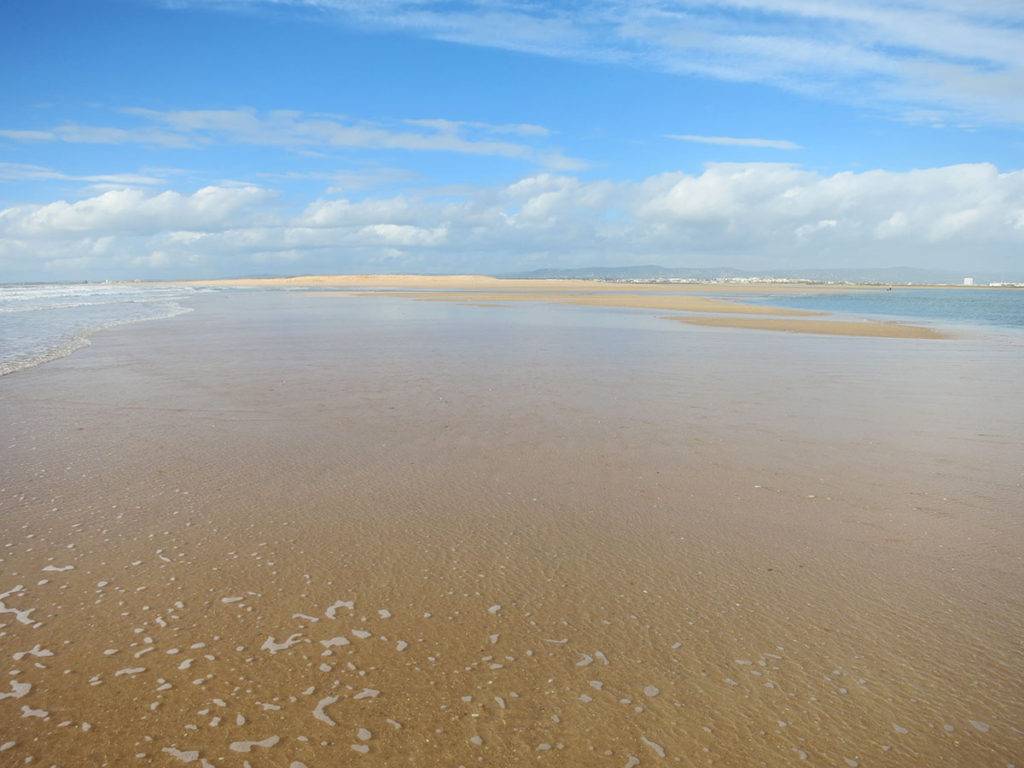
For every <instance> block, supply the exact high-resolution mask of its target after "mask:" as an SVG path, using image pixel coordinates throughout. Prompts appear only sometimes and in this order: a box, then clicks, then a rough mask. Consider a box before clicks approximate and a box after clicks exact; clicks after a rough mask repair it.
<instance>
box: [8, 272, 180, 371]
mask: <svg viewBox="0 0 1024 768" xmlns="http://www.w3.org/2000/svg"><path fill="white" fill-rule="evenodd" d="M196 293H197V291H196V289H193V288H188V287H162V286H155V285H142V284H140V285H129V284H123V283H120V284H101V283H14V284H11V283H8V284H3V283H0V376H2V375H3V374H5V373H11V372H13V371H17V370H21V369H22V368H29V367H31V366H33V365H38V364H40V363H44V362H47V361H49V360H53V359H55V358H58V357H63V356H65V355H68V354H70V353H72V352H74V351H75V350H76V349H81V348H82V347H83V346H86V345H87V344H88V343H89V337H90V335H91V334H93V333H95V332H96V331H99V330H102V329H104V328H111V327H113V326H116V325H123V324H125V323H134V322H140V321H143V320H155V319H159V318H164V317H173V316H174V315H178V314H182V313H183V312H187V311H188V310H187V308H186V307H184V306H183V305H182V304H181V301H182V300H184V299H187V298H189V297H190V296H193V295H195V294H196Z"/></svg>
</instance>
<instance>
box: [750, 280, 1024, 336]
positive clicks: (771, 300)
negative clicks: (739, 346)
mask: <svg viewBox="0 0 1024 768" xmlns="http://www.w3.org/2000/svg"><path fill="white" fill-rule="evenodd" d="M738 298H740V299H741V300H743V301H751V302H753V301H756V302H758V303H763V304H772V305H775V306H780V307H793V308H796V309H814V310H822V311H824V312H837V313H842V314H846V315H862V316H871V317H875V316H878V317H893V318H906V319H915V320H930V321H932V322H936V323H940V324H948V325H989V326H1001V327H1004V328H1018V329H1024V289H1012V288H1006V289H1000V288H973V289H962V288H950V289H942V288H928V289H909V290H908V289H893V290H891V291H886V290H884V289H883V290H879V291H863V290H858V291H851V292H849V293H830V294H804V295H793V296H779V295H773V296H758V297H750V296H742V297H738Z"/></svg>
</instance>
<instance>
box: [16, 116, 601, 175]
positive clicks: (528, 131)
mask: <svg viewBox="0 0 1024 768" xmlns="http://www.w3.org/2000/svg"><path fill="white" fill-rule="evenodd" d="M121 114H122V115H124V116H127V117H128V119H130V120H137V121H142V123H143V124H142V125H131V126H127V127H124V126H91V125H79V124H74V123H65V124H63V125H59V126H56V127H54V128H52V129H48V130H44V131H36V130H33V131H24V130H16V129H4V130H0V137H3V138H7V139H11V140H16V141H62V142H68V143H73V144H144V145H149V146H162V147H170V148H184V147H196V146H205V145H213V144H251V145H254V146H261V147H281V148H284V149H291V150H297V151H301V150H322V149H331V148H336V149H337V148H344V149H353V148H355V149H378V150H379V149H384V150H388V149H391V150H406V151H414V152H418V151H428V152H452V153H456V154H465V155H487V156H494V157H509V158H516V159H519V160H523V161H525V162H528V163H533V164H536V165H541V166H544V167H549V168H553V169H556V170H562V171H568V170H578V169H580V168H582V167H583V166H584V163H583V162H582V161H581V160H577V159H574V158H571V157H566V156H565V155H563V154H562V153H561V152H559V151H558V150H556V149H554V148H551V147H548V146H545V145H543V144H538V143H537V141H538V140H542V139H545V138H546V137H547V135H548V131H547V129H545V128H543V127H542V126H538V125H531V124H527V123H517V124H507V125H506V124H502V125H492V124H490V123H482V122H474V121H453V120H443V119H423V120H419V119H417V120H403V121H400V123H398V124H396V125H385V124H381V123H374V122H369V121H360V120H353V119H349V118H345V117H341V116H338V115H316V114H305V113H302V112H295V111H290V110H272V111H268V112H259V111H257V110H254V109H248V108H240V109H199V110H174V111H159V110H153V109H141V108H135V107H133V108H127V109H122V110H121ZM510 136H511V137H515V139H516V140H512V139H510V138H507V137H510Z"/></svg>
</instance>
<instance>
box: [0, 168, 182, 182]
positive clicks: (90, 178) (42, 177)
mask: <svg viewBox="0 0 1024 768" xmlns="http://www.w3.org/2000/svg"><path fill="white" fill-rule="evenodd" d="M0 181H84V182H88V183H90V184H102V185H116V186H119V187H136V186H143V187H145V186H154V185H157V184H162V183H164V182H165V181H166V179H165V178H164V177H163V176H156V175H149V174H142V173H101V174H91V175H90V174H87V175H76V174H69V173H62V172H61V171H56V170H54V169H53V168H47V167H45V166H42V165H29V164H26V163H0Z"/></svg>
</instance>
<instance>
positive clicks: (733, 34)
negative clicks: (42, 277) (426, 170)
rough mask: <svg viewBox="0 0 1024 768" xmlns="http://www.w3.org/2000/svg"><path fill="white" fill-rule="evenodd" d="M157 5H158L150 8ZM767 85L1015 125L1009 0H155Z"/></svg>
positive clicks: (1023, 114) (1019, 53)
mask: <svg viewBox="0 0 1024 768" xmlns="http://www.w3.org/2000/svg"><path fill="white" fill-rule="evenodd" d="M158 1H159V0H158ZM163 4H164V5H170V6H173V7H178V8H180V7H188V6H190V5H193V6H210V7H219V8H225V9H238V8H244V7H248V8H253V7H257V8H258V7H266V8H271V7H272V8H274V9H275V10H281V9H282V8H291V9H292V10H293V11H295V12H300V13H308V14H309V15H310V16H311V17H316V18H319V19H328V20H333V21H334V22H335V23H342V24H346V25H350V26H360V27H365V28H373V29H385V30H397V31H402V32H406V33H412V34H418V35H421V36H424V37H429V38H433V39H438V40H446V41H451V42H458V43H466V44H471V45H477V46H486V47H491V48H500V49H507V50H515V51H522V52H528V53H534V54H540V55H545V56H553V57H560V58H573V59H579V60H585V61H603V62H625V63H629V64H631V65H634V66H643V67H648V68H652V69H657V70H660V71H665V72H672V73H680V74H696V75H701V76H707V77H713V78H719V79H724V80H735V81H747V82H760V83H767V84H771V85H774V86H778V87H781V88H785V89H789V90H794V91H799V92H801V93H810V94H816V95H819V96H822V97H826V98H830V99H839V100H843V101H847V102H851V103H856V104H860V105H863V106H865V107H866V108H870V109H878V108H883V109H886V110H888V111H889V112H891V113H892V114H893V115H894V116H895V117H899V116H901V115H904V114H915V113H920V112H922V111H937V112H940V113H942V114H943V115H945V116H947V117H948V118H950V119H952V120H971V121H979V122H994V123H1016V124H1021V123H1024V45H1022V44H1021V34H1022V33H1021V29H1022V26H1024V4H1022V3H1020V2H1016V0H987V1H986V2H964V1H963V0H850V1H849V2H841V3H840V2H832V3H825V2H821V1H820V0H644V1H643V2H636V1H635V0H580V1H579V2H574V3H571V4H568V3H559V2H554V1H553V0H550V1H549V2H543V1H539V0H502V2H494V0H464V1H463V2H460V3H450V2H444V1H443V0H230V1H228V0H173V3H172V2H168V1H167V0H163Z"/></svg>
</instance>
